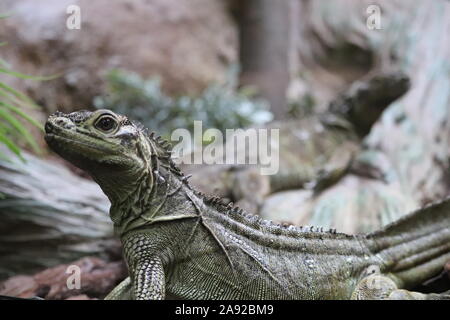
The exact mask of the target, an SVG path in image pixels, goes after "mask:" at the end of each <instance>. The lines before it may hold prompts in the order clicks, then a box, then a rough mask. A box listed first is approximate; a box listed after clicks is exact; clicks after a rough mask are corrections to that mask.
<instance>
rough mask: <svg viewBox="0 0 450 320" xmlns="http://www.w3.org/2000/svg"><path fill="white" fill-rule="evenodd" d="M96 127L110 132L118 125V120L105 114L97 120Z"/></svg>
mask: <svg viewBox="0 0 450 320" xmlns="http://www.w3.org/2000/svg"><path fill="white" fill-rule="evenodd" d="M95 127H96V128H97V129H99V130H101V131H104V132H110V131H112V130H113V129H115V128H116V127H117V121H116V120H115V119H114V118H113V117H111V116H103V117H100V118H99V119H98V120H97V121H96V122H95Z"/></svg>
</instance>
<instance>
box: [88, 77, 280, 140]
mask: <svg viewBox="0 0 450 320" xmlns="http://www.w3.org/2000/svg"><path fill="white" fill-rule="evenodd" d="M235 78H236V77H234V78H232V77H230V79H231V80H230V81H228V82H227V83H226V84H212V85H210V86H209V87H208V88H206V89H205V90H204V91H203V92H202V93H201V94H200V95H199V96H197V97H189V96H180V97H170V96H168V95H166V94H165V93H164V92H163V91H162V90H161V86H160V81H159V79H157V78H150V79H142V78H141V77H140V76H139V75H137V74H135V73H130V72H125V71H120V70H113V71H111V72H109V74H108V75H107V81H108V94H107V95H104V96H99V97H96V98H95V99H94V106H95V107H96V108H99V109H101V108H107V109H112V110H114V111H115V112H118V113H122V114H127V115H129V116H130V117H131V118H133V119H136V120H138V121H140V122H141V123H142V124H143V125H144V126H146V127H148V128H150V129H151V130H155V131H157V132H158V133H159V134H162V135H163V136H169V135H170V132H171V131H172V130H174V129H177V128H186V129H188V130H190V131H192V130H193V125H194V120H201V121H203V128H204V129H207V128H217V129H219V130H221V131H222V132H224V130H225V129H227V128H242V127H246V126H249V125H252V124H261V123H265V122H268V121H270V120H271V119H272V114H271V113H270V112H269V111H268V106H267V104H266V103H265V102H263V101H258V100H254V99H252V97H253V92H251V90H250V89H249V88H244V89H241V90H239V91H237V90H236V89H235V81H232V80H233V79H235Z"/></svg>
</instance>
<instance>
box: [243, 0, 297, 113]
mask: <svg viewBox="0 0 450 320" xmlns="http://www.w3.org/2000/svg"><path fill="white" fill-rule="evenodd" d="M292 5H293V1H292V0H277V1H273V0H246V1H241V3H240V8H239V14H238V16H239V18H238V19H239V26H240V62H241V67H242V75H241V83H242V84H243V85H252V86H255V87H256V88H257V90H258V92H259V94H260V95H261V96H262V97H263V98H265V99H266V100H267V101H268V102H269V103H270V105H271V110H272V112H273V114H274V116H275V119H282V118H284V117H285V116H286V111H287V102H286V93H287V88H288V85H289V81H290V79H289V78H290V76H289V52H290V50H289V49H290V45H291V43H292V42H291V27H290V21H291V8H292Z"/></svg>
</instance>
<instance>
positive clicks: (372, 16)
mask: <svg viewBox="0 0 450 320" xmlns="http://www.w3.org/2000/svg"><path fill="white" fill-rule="evenodd" d="M366 13H367V14H368V17H367V20H366V25H367V28H368V29H369V30H375V29H376V30H380V29H381V8H380V6H377V5H374V4H373V5H370V6H368V7H367V9H366Z"/></svg>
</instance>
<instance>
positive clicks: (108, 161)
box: [45, 110, 151, 199]
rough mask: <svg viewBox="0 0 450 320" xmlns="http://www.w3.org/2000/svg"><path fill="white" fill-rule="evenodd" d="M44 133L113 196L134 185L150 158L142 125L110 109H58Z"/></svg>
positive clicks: (49, 140) (67, 156)
mask: <svg viewBox="0 0 450 320" xmlns="http://www.w3.org/2000/svg"><path fill="white" fill-rule="evenodd" d="M45 133H46V134H45V140H46V142H47V144H48V145H49V147H50V148H51V149H52V150H53V151H55V152H56V153H57V154H58V155H60V156H61V157H62V158H64V159H66V160H68V161H69V162H71V163H72V164H74V165H75V166H77V167H79V168H80V169H82V170H85V171H86V172H88V173H89V174H90V175H91V176H92V177H93V178H94V180H95V181H96V182H97V183H98V184H99V185H100V187H101V188H102V189H103V191H104V192H105V194H106V195H107V196H108V197H109V198H110V199H111V196H112V197H114V196H117V194H118V193H119V194H120V193H124V192H125V191H126V190H124V189H126V188H127V187H129V186H130V185H133V182H134V181H136V179H137V178H138V177H140V176H142V174H144V172H145V171H146V169H147V167H148V166H149V161H151V160H150V159H151V157H150V156H148V154H149V153H151V149H150V146H149V144H148V143H146V141H147V139H146V138H145V137H144V131H143V130H142V129H141V126H140V125H138V124H136V123H133V122H131V121H130V120H128V118H127V117H125V116H122V115H118V114H115V113H114V112H112V111H110V110H97V111H94V112H90V111H78V112H72V113H69V114H64V113H61V112H56V113H55V114H53V115H51V116H50V117H49V118H48V120H47V122H46V124H45ZM111 185H114V190H112V188H110V186H111ZM113 193H115V194H113Z"/></svg>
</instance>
